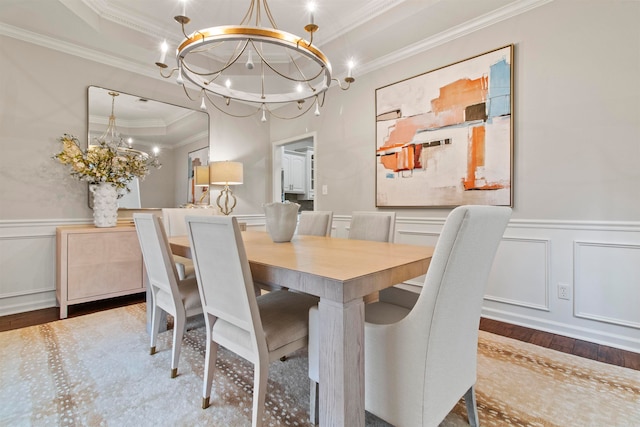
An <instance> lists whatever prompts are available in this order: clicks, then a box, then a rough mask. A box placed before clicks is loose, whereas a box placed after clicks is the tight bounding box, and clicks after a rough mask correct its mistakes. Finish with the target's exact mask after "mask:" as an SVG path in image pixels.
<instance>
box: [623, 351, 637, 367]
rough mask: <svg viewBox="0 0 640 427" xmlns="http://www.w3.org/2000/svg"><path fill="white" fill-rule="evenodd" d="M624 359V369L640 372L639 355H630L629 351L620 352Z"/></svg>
mask: <svg viewBox="0 0 640 427" xmlns="http://www.w3.org/2000/svg"><path fill="white" fill-rule="evenodd" d="M620 351H622V355H623V358H624V367H625V368H629V369H635V370H636V371H640V353H632V352H630V351H625V350H620Z"/></svg>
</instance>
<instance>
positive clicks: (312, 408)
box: [309, 380, 320, 425]
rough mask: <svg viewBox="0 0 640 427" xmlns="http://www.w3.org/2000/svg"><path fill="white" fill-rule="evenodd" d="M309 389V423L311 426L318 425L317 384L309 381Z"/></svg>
mask: <svg viewBox="0 0 640 427" xmlns="http://www.w3.org/2000/svg"><path fill="white" fill-rule="evenodd" d="M309 383H310V384H311V388H310V390H309V422H311V424H313V425H318V424H319V423H320V417H319V414H318V408H319V407H320V400H319V396H320V394H319V393H318V391H319V390H318V389H319V387H318V386H319V384H318V383H317V382H315V381H313V380H310V381H309Z"/></svg>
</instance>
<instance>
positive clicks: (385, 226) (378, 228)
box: [349, 212, 396, 242]
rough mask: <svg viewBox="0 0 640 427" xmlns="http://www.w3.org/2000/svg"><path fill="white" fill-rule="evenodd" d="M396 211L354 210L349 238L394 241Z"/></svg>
mask: <svg viewBox="0 0 640 427" xmlns="http://www.w3.org/2000/svg"><path fill="white" fill-rule="evenodd" d="M395 225H396V213H395V212H353V214H352V215H351V224H350V225H349V239H356V240H373V241H376V242H393V235H394V232H395Z"/></svg>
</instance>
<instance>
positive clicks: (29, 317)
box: [0, 293, 640, 371]
mask: <svg viewBox="0 0 640 427" xmlns="http://www.w3.org/2000/svg"><path fill="white" fill-rule="evenodd" d="M144 301H145V294H144V293H140V294H135V295H127V296H124V297H119V298H112V299H107V300H102V301H95V302H91V303H86V304H77V305H72V306H70V307H69V315H68V316H69V317H76V316H82V315H85V314H89V313H94V312H96V311H100V310H107V309H110V308H115V307H121V306H124V305H129V304H137V303H140V302H144ZM58 319H59V309H58V308H56V307H51V308H45V309H42V310H35V311H30V312H26V313H19V314H11V315H8V316H0V332H2V331H8V330H11V329H18V328H24V327H27V326H33V325H39V324H42V323H47V322H53V321H55V320H58ZM480 330H483V331H486V332H491V333H494V334H496V335H502V336H505V337H509V338H513V339H516V340H519V341H524V342H528V343H531V344H535V345H539V346H541V347H546V348H551V349H553V350H557V351H561V352H563V353H569V354H573V355H575V356H580V357H584V358H587V359H592V360H597V361H599V362H603V363H608V364H611V365H616V366H622V367H625V368H629V369H634V370H636V371H640V354H639V353H633V352H630V351H625V350H619V349H617V348H613V347H608V346H605V345H599V344H595V343H591V342H587V341H582V340H578V339H575V338H569V337H564V336H561V335H555V334H551V333H548V332H543V331H538V330H535V329H531V328H525V327H523V326H517V325H512V324H510V323H504V322H499V321H497V320H492V319H486V318H482V319H481V320H480Z"/></svg>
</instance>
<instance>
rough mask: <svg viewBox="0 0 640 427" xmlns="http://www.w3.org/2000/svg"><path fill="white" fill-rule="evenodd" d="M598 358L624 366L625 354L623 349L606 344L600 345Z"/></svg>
mask: <svg viewBox="0 0 640 427" xmlns="http://www.w3.org/2000/svg"><path fill="white" fill-rule="evenodd" d="M598 360H599V361H600V362H604V363H609V364H610V365H617V366H624V356H623V355H622V351H621V350H618V349H617V348H612V347H608V346H606V345H601V346H599V349H598Z"/></svg>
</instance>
